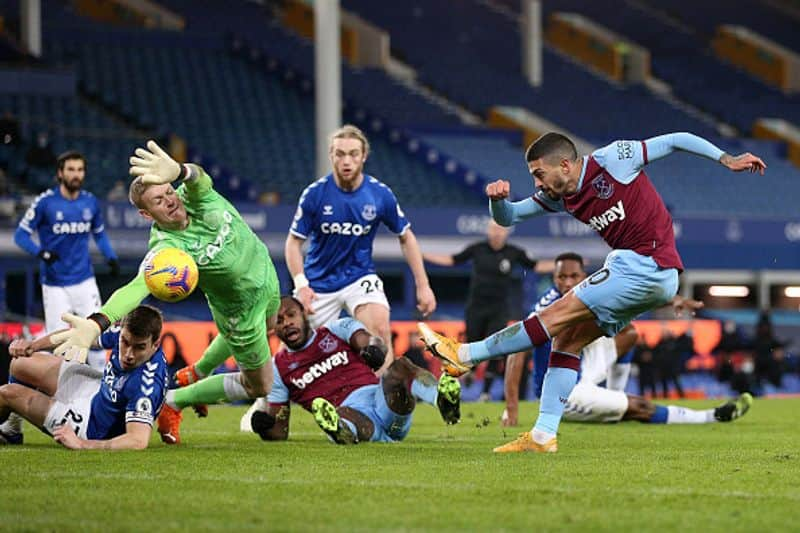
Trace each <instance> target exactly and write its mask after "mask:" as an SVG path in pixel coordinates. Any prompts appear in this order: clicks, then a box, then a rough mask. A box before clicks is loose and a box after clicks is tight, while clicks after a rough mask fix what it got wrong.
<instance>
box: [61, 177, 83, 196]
mask: <svg viewBox="0 0 800 533" xmlns="http://www.w3.org/2000/svg"><path fill="white" fill-rule="evenodd" d="M61 184H62V185H64V188H65V189H67V191H69V192H70V193H76V192H78V191H80V190H81V185H83V180H82V179H80V178H72V179H66V178H61Z"/></svg>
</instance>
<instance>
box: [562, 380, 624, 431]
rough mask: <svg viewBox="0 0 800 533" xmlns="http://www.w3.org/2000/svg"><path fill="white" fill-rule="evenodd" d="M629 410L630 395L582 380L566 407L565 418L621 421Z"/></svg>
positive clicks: (573, 390)
mask: <svg viewBox="0 0 800 533" xmlns="http://www.w3.org/2000/svg"><path fill="white" fill-rule="evenodd" d="M627 410H628V396H627V395H626V394H625V393H624V392H621V391H615V390H608V389H606V388H603V387H598V386H597V385H595V384H593V383H591V382H588V381H584V380H581V381H579V382H578V384H577V385H575V388H574V389H572V393H570V395H569V398H567V405H566V406H565V407H564V420H569V421H572V422H619V421H620V420H622V417H623V416H624V415H625V411H627Z"/></svg>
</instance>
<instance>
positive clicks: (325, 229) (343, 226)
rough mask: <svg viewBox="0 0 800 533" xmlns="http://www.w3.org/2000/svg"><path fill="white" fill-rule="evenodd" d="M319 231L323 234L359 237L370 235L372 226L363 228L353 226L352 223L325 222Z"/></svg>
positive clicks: (356, 225) (359, 225) (368, 225)
mask: <svg viewBox="0 0 800 533" xmlns="http://www.w3.org/2000/svg"><path fill="white" fill-rule="evenodd" d="M319 229H320V230H321V231H322V233H331V234H339V235H356V236H358V235H366V234H367V233H369V230H371V229H372V226H371V225H370V224H367V225H366V226H362V225H361V224H353V223H352V222H341V223H340V222H323V223H322V224H320V226H319Z"/></svg>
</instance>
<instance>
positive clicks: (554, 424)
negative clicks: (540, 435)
mask: <svg viewBox="0 0 800 533" xmlns="http://www.w3.org/2000/svg"><path fill="white" fill-rule="evenodd" d="M577 381H578V372H577V371H576V370H573V369H572V368H564V367H556V366H551V367H550V368H549V369H547V374H545V376H544V385H543V386H542V400H541V402H540V403H539V418H537V419H536V424H535V425H534V426H533V429H535V430H539V431H543V432H545V433H551V434H553V435H555V434H556V433H558V424H559V423H560V422H561V415H563V414H564V404H565V403H567V398H568V397H569V394H570V393H571V392H572V389H573V387H575V383H577Z"/></svg>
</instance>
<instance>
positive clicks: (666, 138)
mask: <svg viewBox="0 0 800 533" xmlns="http://www.w3.org/2000/svg"><path fill="white" fill-rule="evenodd" d="M644 143H645V146H646V147H647V150H646V154H642V158H643V160H644V163H649V162H651V161H656V160H658V159H661V158H662V157H665V156H667V155H669V154H671V153H672V152H675V151H682V152H688V153H690V154H694V155H699V156H701V157H705V158H708V159H711V160H714V161H718V162H719V163H721V164H722V165H723V166H725V167H727V168H729V169H730V170H733V171H734V172H741V171H745V170H749V171H750V172H760V173H761V174H762V175H763V174H764V170H765V169H766V168H767V165H766V163H764V161H762V160H761V158H759V157H757V156H754V155H753V154H751V153H749V152H748V153H744V154H740V155H737V156H731V155H729V154H726V153H725V152H723V151H722V150H721V149H719V148H718V147H717V146H715V145H714V144H712V143H711V142H709V141H707V140H706V139H703V138H702V137H699V136H697V135H694V134H693V133H687V132H678V133H668V134H666V135H659V136H657V137H651V138H650V139H647V140H646V141H644Z"/></svg>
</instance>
